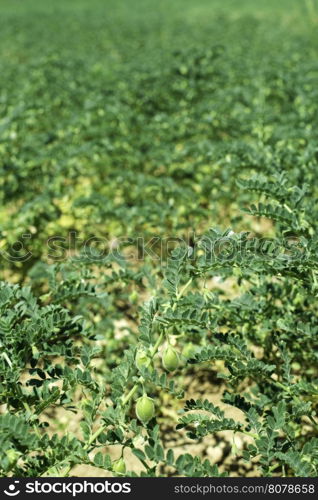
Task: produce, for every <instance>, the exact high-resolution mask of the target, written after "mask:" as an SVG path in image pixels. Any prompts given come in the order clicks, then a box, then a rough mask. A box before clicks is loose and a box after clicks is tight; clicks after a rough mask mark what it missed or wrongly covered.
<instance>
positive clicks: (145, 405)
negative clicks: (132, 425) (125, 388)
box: [136, 394, 155, 424]
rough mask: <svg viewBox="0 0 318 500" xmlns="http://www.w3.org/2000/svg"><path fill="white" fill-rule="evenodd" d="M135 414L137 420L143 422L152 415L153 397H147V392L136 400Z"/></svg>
mask: <svg viewBox="0 0 318 500" xmlns="http://www.w3.org/2000/svg"><path fill="white" fill-rule="evenodd" d="M136 415H137V418H138V420H140V421H141V422H142V423H143V424H146V423H147V422H149V420H151V419H152V418H153V417H154V415H155V404H154V402H153V399H151V398H149V397H148V396H147V394H144V395H143V396H141V398H139V399H138V400H137V403H136Z"/></svg>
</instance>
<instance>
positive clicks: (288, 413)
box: [0, 179, 318, 476]
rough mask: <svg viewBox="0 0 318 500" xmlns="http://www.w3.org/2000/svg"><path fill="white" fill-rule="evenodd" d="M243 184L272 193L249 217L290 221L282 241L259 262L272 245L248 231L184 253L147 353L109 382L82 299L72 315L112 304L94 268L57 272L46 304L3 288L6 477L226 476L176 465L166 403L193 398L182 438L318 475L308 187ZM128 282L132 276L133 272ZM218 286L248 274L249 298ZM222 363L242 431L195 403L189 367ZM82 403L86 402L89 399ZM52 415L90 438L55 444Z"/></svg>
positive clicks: (154, 312) (264, 466) (266, 469)
mask: <svg viewBox="0 0 318 500" xmlns="http://www.w3.org/2000/svg"><path fill="white" fill-rule="evenodd" d="M241 184H244V185H245V188H247V189H253V190H255V189H256V190H257V191H258V192H264V193H265V195H266V197H269V196H270V195H271V196H272V197H273V200H272V202H271V203H267V202H265V203H262V204H261V203H260V204H259V205H258V206H252V208H251V209H249V211H250V212H253V213H255V212H257V214H259V213H262V214H266V215H267V216H268V217H270V216H271V217H272V218H273V219H275V220H277V235H276V239H275V240H273V241H272V242H271V243H270V244H269V243H268V244H267V245H266V247H265V250H264V248H263V249H262V252H260V251H259V248H258V244H259V243H260V242H259V241H257V240H256V241H255V239H253V238H250V237H249V235H248V234H247V233H238V234H236V233H233V232H232V231H225V232H221V231H219V230H211V231H210V232H209V233H207V234H204V235H202V236H201V237H200V238H198V240H197V241H196V242H195V244H194V247H183V246H180V247H177V248H176V249H175V250H174V251H173V252H172V254H171V255H170V258H169V260H168V263H167V266H166V269H165V277H164V280H163V281H162V282H161V283H159V282H158V286H157V291H156V295H155V296H154V297H153V298H152V299H150V300H149V301H148V302H146V303H145V304H144V306H143V308H142V310H141V316H140V324H139V336H138V340H137V343H135V344H134V345H131V346H130V347H128V348H127V349H126V350H125V352H124V354H123V356H122V359H121V361H118V363H117V366H115V367H114V368H113V369H112V370H111V371H110V372H108V376H107V377H106V379H105V378H104V377H101V376H100V374H99V373H98V370H97V369H96V368H94V367H93V365H92V362H93V360H94V359H95V358H97V359H98V357H100V355H101V354H100V347H97V345H95V341H94V335H92V333H91V331H90V330H91V328H90V325H89V322H88V321H85V320H84V318H83V317H82V316H81V315H78V314H75V312H76V309H77V307H79V306H80V303H79V304H78V305H77V306H75V305H74V304H73V307H71V308H67V307H66V306H65V305H62V303H63V297H65V296H68V297H70V296H73V297H76V300H78V297H79V296H80V297H82V299H83V298H85V300H90V301H93V303H94V301H95V302H96V303H98V302H99V303H100V305H101V304H103V299H104V298H105V293H104V292H103V291H101V290H98V287H97V288H96V287H94V286H93V285H92V284H91V281H90V280H91V278H92V275H91V274H90V271H88V269H86V270H85V263H84V262H83V261H79V262H77V263H76V267H77V268H78V267H80V268H81V272H82V275H83V276H84V277H85V279H82V280H81V286H80V288H78V283H77V280H78V276H77V275H76V274H74V270H73V271H72V272H71V271H69V274H67V273H66V271H65V270H64V278H65V279H64V281H59V279H60V278H58V277H56V273H57V268H55V269H53V270H52V269H51V270H50V272H51V286H52V288H51V292H50V293H49V296H47V295H44V296H43V297H42V298H41V299H39V300H37V299H36V298H35V297H34V295H33V294H32V292H31V290H30V289H29V288H20V287H19V286H17V285H8V284H6V283H2V285H1V289H0V301H1V302H0V304H1V319H0V327H1V349H2V350H1V364H0V367H1V379H0V380H1V386H0V388H1V400H2V404H5V405H6V412H5V413H4V414H2V415H1V416H0V427H1V443H0V444H1V449H2V451H3V453H2V456H1V462H0V463H1V472H2V474H3V475H8V474H13V475H16V476H19V475H22V476H23V475H44V476H45V475H60V476H66V475H69V474H71V472H72V468H73V467H74V466H75V465H77V464H87V465H94V466H95V467H100V468H102V469H104V470H106V471H109V472H111V473H112V474H115V475H119V476H120V475H141V476H144V475H146V476H157V475H162V474H165V473H166V472H165V471H167V470H169V471H171V472H170V474H171V473H172V474H175V475H184V476H216V475H219V474H221V473H222V472H220V471H219V470H218V468H217V466H216V465H215V464H214V465H213V464H211V463H210V461H209V460H208V459H203V460H201V459H200V458H199V457H197V456H192V455H191V454H190V453H184V454H179V456H177V457H176V456H175V453H174V450H173V449H171V448H168V449H165V447H164V442H163V437H162V435H161V432H160V424H159V423H158V422H160V415H161V412H162V408H161V407H160V405H161V404H162V403H161V401H162V399H161V396H160V395H161V394H162V393H167V394H169V395H170V397H171V398H175V399H176V400H179V401H183V410H182V411H181V412H179V416H178V417H177V418H178V423H177V425H176V429H177V431H179V432H186V433H187V435H188V437H189V438H190V439H191V440H197V441H202V439H203V438H205V437H207V436H212V435H214V434H215V433H218V432H220V431H230V432H231V433H233V436H235V434H241V435H242V436H246V438H247V440H246V443H245V446H244V449H243V452H242V457H241V458H243V459H244V460H246V461H250V460H252V459H253V461H255V463H256V464H257V467H258V471H259V473H260V474H261V475H265V476H270V475H273V474H275V473H279V474H283V475H295V476H314V475H316V474H317V466H318V447H317V445H318V440H317V426H318V422H317V415H316V413H317V402H318V386H317V378H315V377H316V375H317V374H316V370H317V351H316V350H315V346H316V342H317V340H316V327H315V326H314V324H315V323H314V322H315V318H314V317H313V315H312V313H311V312H310V310H309V307H308V306H309V304H311V303H312V301H313V300H315V296H316V291H317V282H316V279H315V269H317V268H318V261H317V254H316V251H315V246H313V243H312V240H311V239H310V234H311V231H312V226H311V223H310V219H309V217H307V215H309V212H307V207H306V203H305V197H304V195H305V191H304V190H299V189H298V188H294V187H291V188H288V189H287V186H286V189H285V192H284V196H283V193H282V188H280V192H279V193H278V194H277V189H276V187H275V186H276V185H275V184H274V183H273V184H271V183H270V182H267V181H264V180H263V181H261V180H259V179H258V180H256V179H252V180H251V181H244V182H243V181H242V183H241ZM273 188H274V189H273ZM282 203H283V206H282ZM274 204H275V209H274ZM286 207H288V209H287V208H286ZM291 232H292V233H293V238H294V240H295V241H296V239H297V244H296V243H295V244H296V247H295V248H293V249H292V250H291V249H290V248H288V249H287V251H285V250H286V249H285V248H284V246H283V236H284V234H285V233H288V234H290V233H291ZM220 243H222V247H220V246H218V245H219V244H220ZM224 243H226V246H225V247H223V244H224ZM255 245H256V246H255ZM216 248H219V251H216ZM220 248H222V249H223V250H222V252H221V251H220ZM224 248H225V250H224ZM229 248H230V249H231V251H230V252H229ZM233 248H235V251H234V252H233ZM202 250H204V251H202ZM54 273H55V274H54ZM65 273H66V274H65ZM123 275H124V271H122V272H121V276H123ZM75 276H76V277H75ZM126 276H129V277H130V279H133V275H130V274H129V272H127V271H126ZM213 276H222V277H223V279H226V278H228V277H232V278H235V279H236V280H237V283H238V284H239V290H242V293H241V294H240V295H237V296H235V297H234V298H232V299H228V298H222V294H217V293H215V292H214V291H213V290H209V288H208V286H207V282H208V280H209V279H210V278H212V277H213ZM274 278H275V279H274ZM112 279H113V281H114V282H116V279H118V272H114V273H113V276H112V278H110V277H109V276H108V277H107V280H106V281H105V286H110V285H111V282H112V281H111V280H112ZM126 279H128V278H126ZM85 280H86V281H85ZM204 283H206V284H204ZM77 339H78V340H79V339H80V340H81V342H78V341H77ZM105 352H106V354H107V346H106V350H105ZM180 353H182V354H180ZM220 362H221V364H220ZM215 363H217V365H215ZM222 365H223V367H224V368H223V369H220V371H219V373H218V377H220V379H222V380H223V382H224V387H225V389H224V392H223V398H222V399H223V402H224V403H226V404H227V405H230V406H233V407H235V408H238V409H239V410H240V411H241V412H242V415H243V416H244V418H242V419H241V420H240V421H236V420H235V419H234V418H229V417H228V416H226V413H225V411H224V410H222V409H221V408H220V407H218V406H216V405H214V404H212V403H211V402H210V401H209V395H208V394H207V395H206V398H205V399H197V400H194V399H186V387H184V384H183V380H184V375H185V374H186V372H187V370H189V369H191V368H192V370H194V373H196V370H197V369H200V366H204V367H206V369H210V370H215V368H214V366H218V367H220V366H222ZM76 393H81V394H82V396H81V398H79V400H78V399H76V397H75V394H76ZM74 397H75V398H74ZM50 408H62V409H64V410H65V411H70V412H79V411H81V414H82V417H81V422H80V424H81V430H82V437H79V436H77V435H75V434H74V433H71V432H68V431H67V430H65V432H63V435H62V436H61V435H59V433H54V434H53V435H52V434H51V433H50V428H49V427H50V426H49V423H48V421H47V415H48V413H47V412H48V411H49V409H50ZM234 442H235V440H234ZM114 445H116V446H117V447H118V445H119V446H120V448H121V454H120V456H119V457H118V458H117V459H115V460H114V459H111V457H110V454H109V452H105V451H103V450H105V449H106V450H110V449H111V447H112V446H114ZM127 450H131V451H132V453H133V454H134V455H135V457H136V458H137V459H138V461H139V462H140V469H138V470H139V472H136V471H134V470H129V468H128V467H127V464H126V461H125V455H126V453H127ZM233 452H234V453H235V452H236V451H235V446H234V448H233ZM237 453H239V452H238V451H237ZM223 474H224V472H223Z"/></svg>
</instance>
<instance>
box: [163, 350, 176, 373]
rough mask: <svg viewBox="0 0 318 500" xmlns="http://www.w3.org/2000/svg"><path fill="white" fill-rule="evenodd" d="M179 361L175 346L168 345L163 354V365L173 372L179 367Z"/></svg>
mask: <svg viewBox="0 0 318 500" xmlns="http://www.w3.org/2000/svg"><path fill="white" fill-rule="evenodd" d="M179 362H180V360H179V354H178V352H177V351H176V350H175V349H174V347H172V346H171V345H168V347H167V348H166V349H165V350H164V352H163V354H162V366H163V367H164V369H165V370H167V371H168V372H173V371H174V370H176V369H177V368H178V366H179Z"/></svg>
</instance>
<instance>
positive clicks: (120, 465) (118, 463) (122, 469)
mask: <svg viewBox="0 0 318 500" xmlns="http://www.w3.org/2000/svg"><path fill="white" fill-rule="evenodd" d="M112 469H113V472H115V473H116V474H118V475H123V474H125V473H126V464H125V460H124V459H123V458H122V457H121V458H119V459H118V460H115V461H114V462H113V467H112Z"/></svg>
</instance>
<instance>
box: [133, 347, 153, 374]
mask: <svg viewBox="0 0 318 500" xmlns="http://www.w3.org/2000/svg"><path fill="white" fill-rule="evenodd" d="M150 363H151V359H150V357H149V356H148V355H147V353H146V352H145V351H137V353H136V357H135V364H136V367H137V368H138V370H141V369H142V368H149V367H150Z"/></svg>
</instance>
